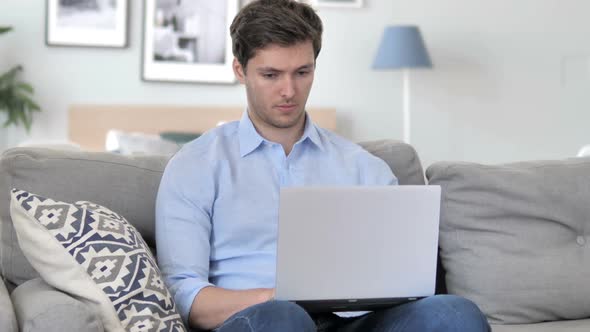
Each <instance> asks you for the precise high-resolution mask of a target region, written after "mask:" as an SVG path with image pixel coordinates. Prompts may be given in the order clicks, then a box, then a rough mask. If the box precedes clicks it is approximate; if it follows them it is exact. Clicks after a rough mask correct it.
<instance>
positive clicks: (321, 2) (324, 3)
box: [312, 0, 364, 8]
mask: <svg viewBox="0 0 590 332" xmlns="http://www.w3.org/2000/svg"><path fill="white" fill-rule="evenodd" d="M312 2H313V5H314V6H316V7H331V8H362V7H363V6H364V0H312Z"/></svg>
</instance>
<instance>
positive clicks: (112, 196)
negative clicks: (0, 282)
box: [0, 148, 168, 285]
mask: <svg viewBox="0 0 590 332" xmlns="http://www.w3.org/2000/svg"><path fill="white" fill-rule="evenodd" d="M167 160H168V158H167V157H164V156H135V157H133V156H121V155H117V154H112V153H100V152H81V151H59V150H52V149H43V148H16V149H11V150H8V151H6V152H5V153H4V154H3V155H2V159H0V269H1V270H0V273H2V275H3V276H4V277H5V278H6V280H7V281H8V282H11V283H13V284H16V285H19V284H21V283H22V282H24V281H27V280H30V279H33V278H36V277H38V274H37V273H36V272H35V271H34V269H33V268H32V267H31V265H30V264H29V263H28V262H27V260H26V259H25V258H24V256H23V255H22V252H21V250H20V248H19V247H18V244H17V242H16V235H15V233H14V228H13V227H12V220H11V219H10V214H9V203H10V190H11V189H12V188H15V187H16V188H20V189H23V190H28V191H31V192H36V193H40V194H43V195H45V196H48V197H52V198H54V199H58V200H62V201H66V202H73V201H77V200H87V201H92V202H95V203H97V204H100V205H104V206H108V207H110V208H111V209H113V210H115V211H117V212H119V213H121V214H122V215H124V216H126V217H127V218H128V220H129V221H130V222H131V223H132V224H133V225H134V226H135V227H136V228H137V229H138V230H139V231H140V232H141V234H142V236H143V237H144V239H145V240H146V242H147V243H148V244H149V245H150V246H151V247H155V236H154V224H155V221H154V209H155V208H154V204H155V200H156V192H157V190H158V186H159V184H160V178H161V177H162V172H163V170H164V167H165V166H166V162H167Z"/></svg>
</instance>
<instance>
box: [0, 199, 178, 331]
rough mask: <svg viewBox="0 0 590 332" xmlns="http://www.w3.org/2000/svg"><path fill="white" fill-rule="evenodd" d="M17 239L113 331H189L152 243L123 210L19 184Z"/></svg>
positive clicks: (51, 278) (52, 279)
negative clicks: (35, 191)
mask: <svg viewBox="0 0 590 332" xmlns="http://www.w3.org/2000/svg"><path fill="white" fill-rule="evenodd" d="M10 214H11V217H12V220H13V223H14V229H15V230H16V233H17V237H18V242H19V245H20V247H21V249H22V251H23V253H24V255H25V257H27V259H28V260H29V262H30V263H31V265H32V266H33V267H34V268H35V270H36V271H37V272H39V274H40V275H41V277H42V278H43V280H44V281H45V282H47V283H48V284H49V285H51V286H53V287H55V288H57V289H59V290H62V291H64V292H66V293H68V294H70V295H72V296H74V297H76V298H78V299H80V300H81V301H83V302H84V303H86V304H87V305H88V306H89V307H90V308H92V309H93V310H96V312H98V313H99V315H100V317H101V320H102V323H103V325H104V327H105V330H108V331H118V330H121V331H123V330H126V331H136V330H137V331H139V330H150V331H177V332H181V331H185V329H184V326H183V324H182V321H181V318H180V315H179V314H178V312H177V311H176V306H175V304H174V301H173V299H172V295H171V294H170V292H169V291H168V289H167V287H166V286H165V285H164V282H163V281H162V279H161V274H160V270H159V269H158V267H157V265H156V261H155V259H154V257H153V256H152V254H151V252H150V250H149V248H148V246H147V244H146V243H145V242H144V241H143V239H142V237H141V235H140V234H139V232H137V230H136V229H135V227H133V226H132V225H131V224H129V223H128V222H127V220H125V218H123V217H122V216H120V215H119V214H117V213H115V212H113V211H111V210H109V209H108V208H105V207H103V206H100V205H96V204H94V203H91V202H86V201H79V202H76V203H74V204H70V203H66V202H60V201H55V200H52V199H50V198H45V197H42V196H38V195H35V194H32V193H29V192H27V191H22V190H18V189H14V190H13V192H12V200H11V205H10Z"/></svg>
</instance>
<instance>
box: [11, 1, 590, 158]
mask: <svg viewBox="0 0 590 332" xmlns="http://www.w3.org/2000/svg"><path fill="white" fill-rule="evenodd" d="M216 1H217V0H216ZM44 2H45V1H39V0H1V1H0V25H5V24H8V25H13V26H14V27H15V28H16V31H15V32H13V33H11V34H9V35H5V36H3V37H2V38H0V69H2V68H6V66H8V64H13V63H17V62H18V63H22V64H23V65H24V66H25V68H26V74H25V79H26V80H27V81H29V82H31V83H32V84H34V86H35V87H36V89H37V91H36V94H35V99H36V100H37V101H38V102H39V103H40V104H41V105H42V107H43V109H44V112H43V113H40V114H39V116H38V117H36V119H35V124H34V128H33V131H32V133H31V137H32V138H33V139H65V138H66V135H67V133H66V129H67V124H66V115H67V113H66V112H67V108H68V105H70V104H73V103H102V104H109V103H113V104H127V103H129V104H136V103H140V104H152V103H154V104H177V105H242V104H243V103H244V102H245V94H244V93H243V91H242V87H241V86H239V85H233V86H223V85H204V84H170V83H168V84H166V83H148V82H142V81H141V80H140V74H141V73H140V65H141V46H142V42H141V38H142V9H143V7H142V1H138V0H131V15H130V16H131V22H130V32H129V36H130V46H129V47H128V48H126V49H122V50H111V49H85V48H61V47H47V46H46V45H45V43H44V33H45V17H44V15H45V8H44ZM365 3H366V5H365V8H362V9H333V8H322V9H320V10H319V12H320V15H321V17H322V18H323V20H324V25H325V34H324V48H323V50H322V53H321V55H320V58H319V63H318V65H319V67H318V71H317V74H316V83H315V88H314V90H313V92H312V95H311V97H310V101H309V105H310V106H327V107H336V108H337V111H338V117H339V118H338V126H339V128H340V129H339V131H340V133H341V134H343V135H344V136H346V137H348V138H350V139H352V140H355V141H357V140H371V139H382V138H401V136H402V126H401V121H402V114H401V105H402V100H401V87H402V86H401V78H402V77H401V73H399V72H393V71H390V72H377V71H372V70H371V69H370V66H371V62H372V60H373V56H374V54H375V51H376V48H377V45H378V42H379V39H380V37H381V34H382V31H383V28H384V27H385V26H386V25H388V24H398V23H411V24H418V25H419V26H421V29H422V32H423V35H424V37H425V40H426V43H427V46H428V48H429V50H430V53H431V57H432V59H433V62H434V64H435V68H434V70H432V71H416V72H412V76H411V81H412V82H411V83H412V112H413V123H412V126H413V128H412V143H413V145H414V146H415V147H416V149H417V150H418V152H419V154H420V156H421V157H422V159H423V162H424V164H426V165H428V164H430V163H432V162H434V161H438V160H468V161H477V162H494V163H495V162H505V161H513V160H525V159H540V158H543V159H545V158H561V157H567V156H573V155H575V153H576V151H577V149H578V148H579V147H580V146H581V145H583V144H586V143H590V134H589V132H590V130H589V129H590V128H589V127H590V112H588V107H589V106H590V94H589V93H587V92H588V90H589V88H590V78H589V77H590V60H589V59H590V43H589V42H588V36H590V20H588V13H589V12H590V2H589V1H587V0H519V1H514V0H494V1H473V0H444V1H443V0H395V1H394V0H365ZM11 135H12V134H11Z"/></svg>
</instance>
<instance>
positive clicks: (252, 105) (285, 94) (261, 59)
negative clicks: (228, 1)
mask: <svg viewBox="0 0 590 332" xmlns="http://www.w3.org/2000/svg"><path fill="white" fill-rule="evenodd" d="M233 67H234V72H235V74H236V77H237V78H238V80H239V81H240V83H242V84H244V85H245V86H246V94H247V96H248V109H249V111H250V113H249V115H250V119H251V120H252V122H253V123H254V125H255V126H256V128H257V129H258V130H262V131H264V130H265V129H269V130H276V129H293V128H302V127H303V125H304V123H305V104H306V102H307V97H308V96H309V92H310V90H311V85H312V83H313V77H314V70H315V57H314V51H313V45H312V43H311V41H307V42H301V43H297V44H295V45H292V46H288V47H282V46H278V45H269V46H267V47H265V48H263V49H259V50H257V51H256V53H255V55H254V57H252V58H251V59H250V60H249V61H248V63H247V65H246V70H245V71H244V70H243V69H244V68H242V66H241V65H240V64H239V62H238V61H237V60H236V59H234V64H233Z"/></svg>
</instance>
